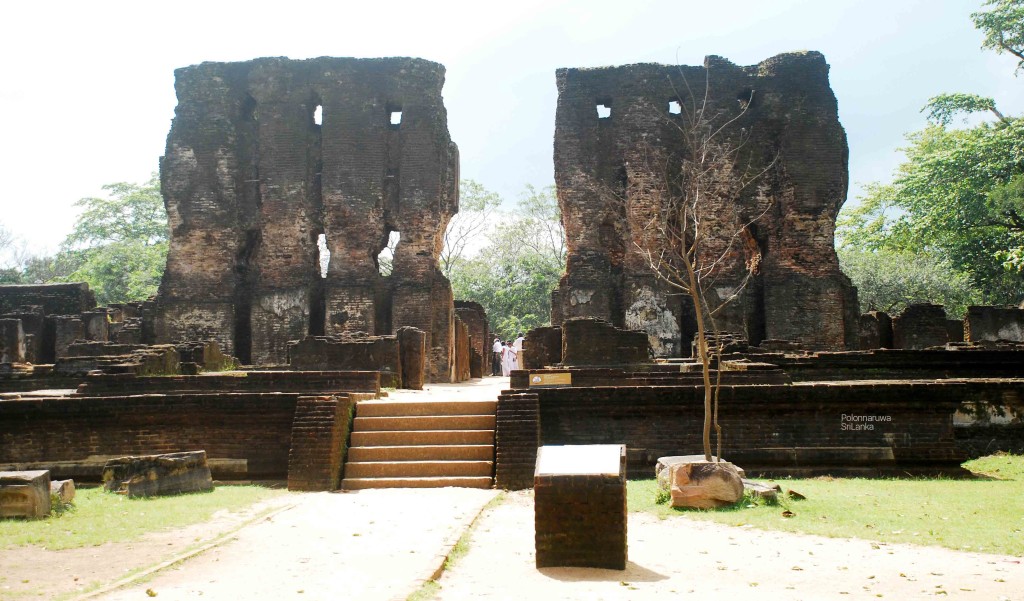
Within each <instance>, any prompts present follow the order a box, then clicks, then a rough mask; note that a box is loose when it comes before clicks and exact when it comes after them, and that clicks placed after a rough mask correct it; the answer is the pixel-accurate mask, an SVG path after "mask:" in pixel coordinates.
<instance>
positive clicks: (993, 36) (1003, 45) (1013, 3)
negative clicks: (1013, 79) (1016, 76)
mask: <svg viewBox="0 0 1024 601" xmlns="http://www.w3.org/2000/svg"><path fill="white" fill-rule="evenodd" d="M983 6H987V7H991V10H989V11H984V12H982V11H979V12H976V13H972V14H971V20H972V21H974V26H975V27H976V28H977V29H978V30H979V31H981V32H982V33H983V34H985V40H984V41H983V42H982V43H981V47H982V48H988V49H989V50H995V51H996V52H997V53H999V54H1002V53H1004V52H1005V53H1007V54H1012V55H1013V56H1015V57H1017V59H1018V62H1017V71H1018V72H1020V71H1021V70H1024V1H1022V0H986V1H985V3H984V4H983Z"/></svg>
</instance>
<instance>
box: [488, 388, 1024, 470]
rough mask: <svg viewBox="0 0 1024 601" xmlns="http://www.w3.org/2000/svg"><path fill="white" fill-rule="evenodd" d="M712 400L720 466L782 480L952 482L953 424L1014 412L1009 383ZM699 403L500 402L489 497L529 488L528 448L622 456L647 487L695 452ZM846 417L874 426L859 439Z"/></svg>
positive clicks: (533, 395)
mask: <svg viewBox="0 0 1024 601" xmlns="http://www.w3.org/2000/svg"><path fill="white" fill-rule="evenodd" d="M721 395H722V397H721V403H722V404H721V410H720V411H721V413H720V415H719V419H720V423H721V424H722V428H723V434H724V440H723V445H722V448H723V455H724V456H725V457H726V458H727V459H729V460H730V461H734V462H736V463H738V464H740V465H742V466H743V467H744V468H745V469H747V470H748V471H750V472H754V473H762V474H791V475H816V474H824V473H832V474H849V475H854V474H859V475H876V476H877V475H881V474H888V475H894V474H901V473H904V472H905V471H909V472H912V473H921V474H926V473H943V472H945V473H955V472H957V470H958V468H959V465H960V462H962V461H963V460H964V459H965V458H966V453H965V447H966V446H967V445H963V444H962V443H961V442H960V441H959V440H958V438H960V433H959V432H955V431H954V427H953V423H952V420H951V418H950V416H951V415H952V414H953V412H954V411H955V410H956V409H957V408H958V407H959V406H961V404H962V403H964V402H972V401H982V402H984V401H987V400H991V399H993V398H996V397H1000V396H1005V395H1015V396H1016V397H1017V399H1018V403H1019V402H1020V391H1019V384H1017V383H1016V382H1011V381H1002V382H997V381H990V382H987V383H983V384H980V383H969V382H963V381H959V382H958V381H951V382H921V381H918V382H913V383H910V382H886V383H874V384H872V385H862V384H856V383H842V384H840V383H807V384H795V385H762V386H730V385H726V386H723V387H722V389H721ZM702 399H703V392H702V388H701V387H700V386H598V387H585V388H577V387H572V388H541V389H533V390H530V391H525V390H514V391H506V392H504V393H502V395H501V396H500V397H499V401H498V409H497V416H498V417H497V423H496V432H495V437H496V444H497V446H496V449H495V452H496V456H497V458H498V464H497V467H496V474H497V477H498V479H497V481H496V485H497V486H499V487H507V488H526V487H529V485H530V477H529V476H530V475H531V474H532V470H533V465H534V462H535V461H536V447H537V445H538V444H539V445H560V444H625V445H626V447H627V452H628V454H629V465H628V467H629V475H630V477H631V478H650V477H652V476H653V475H654V464H655V462H656V461H657V458H658V457H660V456H667V455H688V454H693V453H699V452H700V449H701V440H700V437H701V429H700V424H701V421H702V419H703V412H704V410H703V404H702ZM850 415H854V416H880V417H881V418H882V420H881V421H875V422H871V423H870V425H871V428H867V427H866V426H865V424H868V422H864V421H854V419H853V418H849V417H844V416H850ZM844 424H845V426H844ZM858 426H859V427H858Z"/></svg>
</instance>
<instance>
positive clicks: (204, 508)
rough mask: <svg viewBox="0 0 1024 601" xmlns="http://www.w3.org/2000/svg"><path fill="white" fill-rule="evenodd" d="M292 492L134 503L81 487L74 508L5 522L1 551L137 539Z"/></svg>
mask: <svg viewBox="0 0 1024 601" xmlns="http://www.w3.org/2000/svg"><path fill="white" fill-rule="evenodd" d="M281 494H287V493H285V492H284V491H282V490H272V489H268V488H262V487H258V486H218V487H217V488H216V489H214V490H213V491H212V492H208V493H192V494H185V495H177V496H169V497H153V498H149V499H129V498H127V497H124V496H122V495H116V494H112V493H105V492H103V489H102V488H87V489H79V490H78V491H77V493H76V494H75V502H74V507H73V508H71V509H70V510H69V511H65V512H64V513H63V514H62V515H60V516H51V517H49V518H47V519H45V520H31V521H29V520H14V519H7V520H0V549H11V548H14V547H20V546H23V545H39V546H41V547H44V548H46V549H49V550H58V549H74V548H79V547H89V546H93V545H101V544H103V543H109V542H126V541H132V540H137V539H139V538H141V537H142V536H143V535H144V534H146V533H149V532H154V531H158V530H165V529H169V528H181V527H183V526H188V525H191V524H196V523H199V522H205V521H206V520H209V519H210V518H211V517H212V516H213V514H214V513H215V512H216V511H219V510H222V509H223V510H228V511H239V510H242V509H244V508H246V507H248V506H249V505H251V504H253V503H256V502H258V501H262V500H264V499H268V498H270V497H274V496H277V495H281Z"/></svg>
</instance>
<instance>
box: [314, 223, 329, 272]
mask: <svg viewBox="0 0 1024 601" xmlns="http://www.w3.org/2000/svg"><path fill="white" fill-rule="evenodd" d="M316 248H317V250H318V251H319V252H318V254H317V261H319V264H320V277H321V278H326V277H327V267H328V266H329V265H330V264H331V251H330V249H328V248H327V236H326V235H324V234H320V235H319V236H317V238H316Z"/></svg>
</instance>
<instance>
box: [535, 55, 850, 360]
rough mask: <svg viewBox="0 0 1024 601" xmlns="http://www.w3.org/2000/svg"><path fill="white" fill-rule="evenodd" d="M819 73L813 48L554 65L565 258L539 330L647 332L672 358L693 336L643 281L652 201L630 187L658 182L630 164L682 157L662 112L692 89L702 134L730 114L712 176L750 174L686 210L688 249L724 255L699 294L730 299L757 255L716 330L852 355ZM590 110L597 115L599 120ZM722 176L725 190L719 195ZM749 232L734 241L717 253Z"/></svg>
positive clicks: (658, 290)
mask: <svg viewBox="0 0 1024 601" xmlns="http://www.w3.org/2000/svg"><path fill="white" fill-rule="evenodd" d="M828 70H829V67H828V65H827V64H826V62H825V58H824V57H823V56H822V55H821V54H820V53H817V52H799V53H790V54H782V55H779V56H775V57H773V58H770V59H767V60H765V61H763V62H761V63H760V64H758V65H753V66H748V67H740V66H737V65H734V64H732V63H731V62H729V61H727V60H725V59H722V58H720V57H714V56H710V57H708V58H707V59H706V60H705V64H704V66H703V67H690V66H683V67H677V66H664V65H654V64H640V65H629V66H623V67H605V68H598V69H560V70H558V72H557V85H558V108H557V114H556V120H555V148H554V161H555V182H556V185H557V190H558V203H559V206H560V208H561V212H562V223H563V225H564V226H565V232H566V245H567V247H568V259H567V267H566V273H565V274H564V275H563V277H562V280H561V282H560V284H559V287H558V289H557V290H556V291H555V293H554V294H553V299H552V305H553V309H552V323H554V324H556V325H558V324H559V323H561V322H562V321H563V320H564V319H566V318H570V317H578V316H581V317H598V318H601V319H605V320H607V321H610V322H611V323H613V324H614V325H616V326H619V327H627V328H629V329H643V330H645V331H647V332H648V336H649V338H650V341H651V346H652V348H653V349H654V351H655V354H656V355H658V356H673V355H680V354H688V352H689V346H690V340H691V339H692V337H693V334H694V333H695V332H696V325H695V322H694V319H693V308H692V304H691V303H689V302H688V301H687V302H684V301H682V300H681V296H680V295H678V294H677V293H674V292H675V291H671V292H673V293H670V290H669V289H667V288H666V286H665V285H664V284H661V283H659V282H658V281H657V280H656V279H655V278H654V276H653V275H652V273H651V271H650V269H649V267H648V265H647V262H646V261H645V259H644V258H643V256H642V255H641V254H640V253H639V252H637V251H636V244H649V243H652V242H653V243H654V244H663V243H664V241H661V240H659V239H658V238H657V233H652V231H651V230H652V228H650V227H649V223H650V220H651V216H652V215H653V214H656V213H657V211H658V209H659V203H660V202H662V201H661V200H659V199H658V198H659V195H658V194H655V193H652V191H651V188H650V187H648V186H646V185H644V182H651V181H663V180H664V174H659V173H656V172H655V171H657V170H658V169H659V168H660V167H659V165H660V163H658V162H657V161H650V160H645V159H644V156H643V153H645V152H650V153H651V154H650V155H648V156H657V157H663V158H664V159H665V160H666V161H667V162H666V163H665V164H668V165H672V164H676V165H678V164H681V161H682V159H684V158H686V157H687V152H688V150H687V148H686V145H685V143H684V141H683V138H682V136H681V135H680V133H679V129H678V128H679V127H680V126H681V125H683V123H684V121H683V119H684V117H683V116H681V115H674V114H672V111H671V109H672V108H674V105H673V104H672V103H675V102H678V103H679V106H680V107H683V108H685V109H686V110H691V111H692V109H693V107H694V106H695V104H694V103H695V102H699V101H700V99H701V98H702V97H703V95H704V90H705V88H704V84H705V82H707V85H708V95H707V98H708V105H707V108H706V114H708V115H716V116H717V117H716V118H717V119H718V121H717V122H718V123H721V122H723V121H724V120H726V119H728V118H731V117H734V116H736V121H735V122H734V123H733V124H732V125H731V126H730V127H728V128H727V129H726V130H725V132H724V134H723V135H724V136H725V138H723V140H724V141H725V142H726V143H728V144H731V145H732V146H733V147H739V148H740V151H739V152H738V154H737V155H736V156H737V158H736V164H735V165H734V166H733V171H732V173H731V174H727V175H726V176H723V177H726V178H733V179H735V178H736V177H739V176H737V175H736V173H740V172H744V173H759V172H760V171H762V170H764V173H763V175H761V176H760V177H759V178H758V179H757V180H756V181H755V182H754V183H753V184H751V185H749V186H747V187H745V188H743V189H742V190H739V191H737V192H735V193H732V192H730V193H721V194H712V195H711V199H710V200H709V202H708V204H707V206H705V207H703V208H702V209H701V211H702V218H703V220H704V223H705V224H707V225H708V226H709V227H710V228H712V229H711V230H710V231H711V232H712V234H711V235H710V237H709V238H708V240H709V242H708V243H707V244H706V246H705V250H704V251H703V252H705V253H712V254H713V255H714V256H718V253H719V252H722V253H724V254H725V256H726V257H727V258H726V260H725V261H724V262H723V263H722V266H721V271H720V274H719V277H718V280H717V281H716V283H715V285H714V290H713V291H712V293H717V294H719V295H722V296H724V297H728V296H730V295H731V294H732V291H733V290H734V289H735V288H736V287H737V285H738V284H739V283H740V281H741V280H742V278H743V276H744V274H745V272H746V270H745V267H744V265H745V263H746V261H748V260H750V259H751V257H752V256H754V255H760V265H759V269H758V271H757V273H756V275H755V276H754V277H753V278H752V279H751V281H750V282H749V283H748V284H747V285H746V287H745V288H744V289H743V290H742V292H741V293H740V295H739V297H738V298H737V299H736V300H735V301H733V302H732V303H731V304H730V305H729V307H728V308H727V310H726V312H725V314H724V315H723V316H722V317H721V318H720V319H719V323H718V325H719V328H720V329H721V330H723V331H735V332H743V333H745V334H746V336H747V338H748V339H749V340H750V341H751V343H753V344H757V343H759V342H760V341H761V340H763V339H766V338H767V339H787V340H796V341H799V342H800V343H802V345H803V346H804V347H805V348H808V349H832V350H842V349H845V348H849V347H854V348H855V347H856V346H857V344H858V340H857V337H858V334H859V320H858V317H859V313H858V311H857V302H856V289H855V288H853V287H852V285H851V284H850V281H849V279H848V278H847V277H846V276H845V275H843V273H842V272H841V271H840V269H839V263H838V259H837V257H836V253H835V249H834V240H833V238H834V229H835V219H836V215H837V213H838V211H839V208H840V207H841V206H842V204H843V202H845V200H846V192H847V180H848V170H847V159H848V149H847V143H846V134H845V132H844V130H843V128H842V126H841V125H840V123H839V119H838V114H837V104H836V98H835V96H834V94H833V93H832V90H831V88H830V87H829V82H828ZM684 78H685V81H684ZM688 86H689V87H688ZM688 90H692V91H693V94H694V96H695V97H696V100H695V98H694V97H691V96H690V94H689V92H688ZM745 104H749V106H748V108H747V109H746V111H745V112H743V111H741V107H742V106H743V105H745ZM598 105H603V107H605V108H606V109H610V115H608V116H606V117H603V118H602V117H601V116H599V112H598ZM741 112H742V114H740V113H741ZM741 138H745V142H744V141H741ZM733 179H728V182H727V183H728V185H729V186H733V188H735V187H736V186H735V185H734V184H735V183H736V182H735V181H733ZM727 187H728V186H727ZM750 222H753V225H751V226H748V227H747V228H746V234H747V235H746V238H747V240H746V243H744V244H733V246H731V247H730V246H729V242H730V240H732V237H733V235H734V234H737V233H739V232H740V231H741V230H743V229H744V227H743V226H744V225H745V224H748V223H750Z"/></svg>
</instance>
